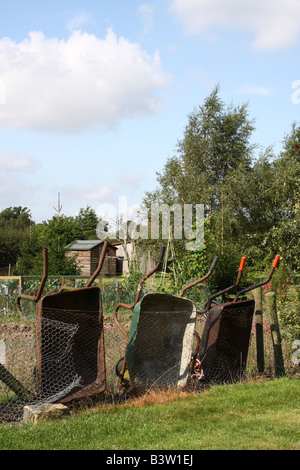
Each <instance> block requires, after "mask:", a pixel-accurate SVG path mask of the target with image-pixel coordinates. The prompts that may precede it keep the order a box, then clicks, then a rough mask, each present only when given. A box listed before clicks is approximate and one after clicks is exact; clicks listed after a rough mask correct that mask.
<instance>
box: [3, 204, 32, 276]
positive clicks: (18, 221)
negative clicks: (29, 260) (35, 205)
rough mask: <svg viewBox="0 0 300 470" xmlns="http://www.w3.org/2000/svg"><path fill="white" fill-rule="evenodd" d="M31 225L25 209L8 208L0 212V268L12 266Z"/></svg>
mask: <svg viewBox="0 0 300 470" xmlns="http://www.w3.org/2000/svg"><path fill="white" fill-rule="evenodd" d="M31 224H32V222H31V213H30V211H29V209H28V208H27V207H24V208H23V207H21V206H18V207H8V208H6V209H4V210H3V211H1V212H0V267H5V268H7V267H8V266H9V265H11V266H14V264H15V263H16V260H17V258H18V256H19V253H20V246H21V244H22V241H23V239H24V237H25V236H26V235H25V232H26V231H27V230H29V227H30V225H31Z"/></svg>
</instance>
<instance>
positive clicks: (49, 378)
mask: <svg viewBox="0 0 300 470" xmlns="http://www.w3.org/2000/svg"><path fill="white" fill-rule="evenodd" d="M106 250H107V242H104V245H103V248H102V252H101V256H100V259H99V264H98V267H97V269H96V271H95V272H94V274H93V275H92V276H91V278H90V279H89V281H88V282H87V284H86V286H85V287H84V288H79V289H77V288H76V289H65V288H63V289H61V290H60V291H59V292H58V293H54V294H49V295H45V296H44V297H42V298H41V300H40V301H39V298H40V296H41V294H42V290H43V286H44V285H45V282H46V281H45V279H44V278H45V273H44V278H43V282H42V284H41V287H40V289H39V293H38V294H39V295H38V296H36V297H34V298H32V297H29V296H26V295H20V296H19V297H18V304H19V306H20V300H21V299H27V300H32V301H34V302H38V303H37V307H36V362H37V365H36V386H37V396H38V399H39V400H46V401H51V402H55V401H60V402H61V403H65V402H68V401H71V400H74V399H77V398H82V397H89V396H93V395H98V394H100V393H102V392H104V390H105V388H106V369H105V351H104V334H103V315H102V300H101V291H100V288H99V287H93V286H92V283H93V281H94V280H95V278H96V277H97V275H98V274H99V272H100V271H101V268H102V266H103V263H104V259H105V254H106ZM46 266H47V262H46ZM44 270H45V268H44Z"/></svg>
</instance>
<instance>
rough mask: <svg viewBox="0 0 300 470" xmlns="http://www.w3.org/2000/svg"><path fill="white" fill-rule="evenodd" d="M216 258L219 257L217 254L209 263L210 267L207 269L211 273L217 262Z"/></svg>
mask: <svg viewBox="0 0 300 470" xmlns="http://www.w3.org/2000/svg"><path fill="white" fill-rule="evenodd" d="M218 259H219V258H218V257H217V256H215V257H214V259H213V262H212V263H211V265H210V268H209V271H210V272H211V273H212V272H213V270H214V269H215V267H216V264H217V262H218Z"/></svg>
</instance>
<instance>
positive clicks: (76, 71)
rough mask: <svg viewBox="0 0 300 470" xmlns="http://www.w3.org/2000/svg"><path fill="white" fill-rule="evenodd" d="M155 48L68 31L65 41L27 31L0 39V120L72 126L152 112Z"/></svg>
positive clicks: (156, 85) (160, 81) (161, 76)
mask: <svg viewBox="0 0 300 470" xmlns="http://www.w3.org/2000/svg"><path fill="white" fill-rule="evenodd" d="M170 78H171V77H170V75H169V74H168V73H166V72H164V71H163V69H162V66H161V62H160V57H159V53H158V52H156V53H155V54H154V55H153V57H152V56H149V55H148V54H147V53H146V52H145V51H143V50H142V49H141V48H140V46H139V44H137V43H130V42H129V41H128V40H126V39H124V38H119V39H118V38H117V37H116V35H115V34H114V33H113V31H112V30H111V29H109V30H108V31H107V34H106V37H105V38H104V39H98V38H96V37H95V36H94V35H91V34H87V33H82V32H81V31H74V32H73V33H72V35H71V36H70V37H69V39H68V40H59V39H57V38H50V39H48V38H45V36H44V35H43V33H41V32H31V33H30V34H29V37H28V38H26V39H24V40H23V41H22V42H20V43H15V42H13V41H12V40H11V39H9V38H3V39H1V40H0V80H1V82H2V83H5V86H6V100H5V104H4V105H1V107H0V126H3V127H8V128H27V129H34V130H49V131H61V132H78V131H81V130H83V129H86V128H90V127H94V126H104V127H110V126H114V125H116V124H117V123H118V121H119V120H121V119H125V118H134V117H138V116H145V115H149V114H153V113H157V112H158V111H159V109H160V106H161V100H160V99H159V98H158V96H157V91H159V90H160V89H162V88H163V87H165V86H167V84H168V83H169V81H170Z"/></svg>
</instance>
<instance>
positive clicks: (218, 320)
mask: <svg viewBox="0 0 300 470" xmlns="http://www.w3.org/2000/svg"><path fill="white" fill-rule="evenodd" d="M254 308H255V302H254V300H248V301H241V302H237V303H233V302H229V303H226V304H221V305H215V306H213V307H212V308H211V309H210V310H209V313H208V315H207V319H206V322H205V326H204V330H203V335H202V339H201V342H200V347H199V352H198V355H197V359H198V361H199V363H200V364H201V376H200V380H201V382H205V383H207V382H215V383H222V382H235V381H237V380H240V379H241V378H242V376H243V375H244V372H245V368H246V363H247V356H248V349H249V341H250V334H251V328H252V319H253V313H254Z"/></svg>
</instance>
